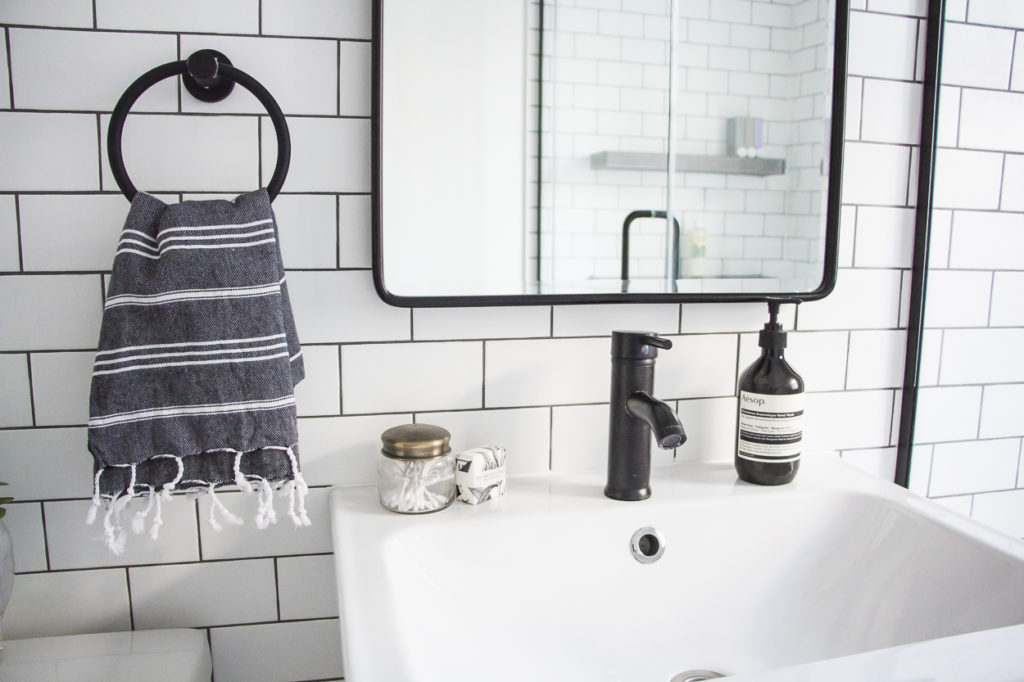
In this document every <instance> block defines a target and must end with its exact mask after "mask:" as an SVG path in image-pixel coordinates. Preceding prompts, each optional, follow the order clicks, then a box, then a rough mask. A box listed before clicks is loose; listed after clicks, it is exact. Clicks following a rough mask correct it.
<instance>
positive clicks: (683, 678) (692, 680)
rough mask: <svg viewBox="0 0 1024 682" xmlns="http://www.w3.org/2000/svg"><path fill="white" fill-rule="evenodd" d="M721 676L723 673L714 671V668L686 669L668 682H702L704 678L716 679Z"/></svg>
mask: <svg viewBox="0 0 1024 682" xmlns="http://www.w3.org/2000/svg"><path fill="white" fill-rule="evenodd" d="M722 677H725V675H723V674H722V673H716V672H715V671H714V670H687V671H686V672H685V673H679V674H678V675H676V676H675V677H673V678H672V679H671V680H669V682H704V680H717V679H719V678H722Z"/></svg>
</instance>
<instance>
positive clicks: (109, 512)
mask: <svg viewBox="0 0 1024 682" xmlns="http://www.w3.org/2000/svg"><path fill="white" fill-rule="evenodd" d="M303 375H304V369H303V363H302V351H301V349H300V347H299V339H298V336H297V334H296V331H295V322H294V320H293V318H292V312H291V306H290V304H289V301H288V289H287V287H286V285H285V277H284V266H283V264H282V262H281V251H280V248H279V246H278V241H277V226H276V224H275V222H274V214H273V212H272V211H271V208H270V198H269V197H268V195H267V192H266V190H263V189H261V190H258V191H256V192H252V193H249V194H243V195H241V196H239V197H238V198H237V199H235V200H234V201H224V200H211V201H185V202H182V203H180V204H170V205H168V204H165V203H163V202H162V201H160V200H159V199H157V198H155V197H153V196H150V195H148V194H144V193H142V192H139V193H138V194H136V195H135V198H134V199H133V200H132V205H131V209H130V210H129V213H128V218H127V220H126V221H125V226H124V230H123V231H122V232H121V240H120V242H119V243H118V246H117V253H116V254H115V256H114V266H113V271H112V273H111V276H110V284H109V287H108V289H107V299H106V302H105V304H104V310H103V323H102V327H101V329H100V342H99V352H97V354H96V362H95V364H94V366H93V377H92V391H91V395H90V400H89V451H90V452H91V453H92V455H93V457H94V459H95V467H94V471H95V478H94V481H93V484H94V487H93V506H92V507H91V508H90V513H89V518H88V522H89V523H93V522H94V521H95V519H96V514H97V511H98V510H99V509H100V507H101V506H103V504H104V501H105V504H106V513H105V515H104V519H103V527H104V536H105V538H106V542H107V546H108V547H109V548H110V549H111V551H112V552H114V553H115V554H120V553H121V552H122V551H123V550H124V546H125V540H126V533H125V532H124V530H123V529H122V526H121V516H122V513H123V512H124V510H125V508H126V507H127V506H128V503H129V502H130V501H131V500H132V499H133V498H135V497H139V496H144V497H146V498H147V501H146V503H145V505H144V508H143V509H141V510H138V511H136V512H135V514H134V517H133V519H132V526H133V529H134V530H135V532H137V533H138V532H142V530H143V529H144V528H145V525H146V522H147V519H148V517H149V514H150V513H151V512H153V517H152V522H151V525H150V535H151V536H152V537H153V538H156V537H157V533H158V530H159V528H160V524H161V522H162V521H161V509H160V505H161V501H164V500H168V499H170V493H171V491H172V490H179V491H182V490H184V491H205V492H208V493H209V494H210V498H211V499H210V502H211V505H210V517H209V518H210V523H211V525H213V526H214V528H215V529H217V530H219V529H220V523H219V522H218V520H217V515H218V514H219V515H220V516H221V517H222V518H223V519H224V520H226V521H228V522H230V523H235V524H238V523H241V522H242V521H241V519H239V518H238V517H237V516H235V515H234V514H232V513H231V512H229V511H228V510H227V508H226V507H225V506H224V504H223V502H222V501H220V500H218V499H217V496H216V494H215V492H214V491H215V489H216V488H217V487H219V486H222V485H225V484H232V485H237V486H238V487H239V488H241V489H242V490H244V491H246V492H254V491H255V492H256V493H257V495H258V511H257V514H256V519H255V520H256V525H257V526H259V527H260V528H265V527H266V526H267V525H268V524H269V523H274V522H275V521H276V514H275V512H274V508H273V493H274V491H275V490H278V491H280V493H281V494H282V495H284V496H286V497H287V498H288V500H289V508H288V511H289V514H290V516H291V518H292V521H293V522H294V523H295V524H296V525H303V526H305V525H309V517H308V516H307V514H306V510H305V502H304V497H305V493H306V484H305V482H304V481H303V478H302V474H301V472H300V471H299V462H298V453H297V449H296V448H297V440H298V435H297V429H296V421H295V391H294V388H295V384H297V383H298V382H299V381H301V380H302V378H303ZM154 506H155V509H154Z"/></svg>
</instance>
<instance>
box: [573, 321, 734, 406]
mask: <svg viewBox="0 0 1024 682" xmlns="http://www.w3.org/2000/svg"><path fill="white" fill-rule="evenodd" d="M670 338H671V341H672V348H671V349H670V350H665V351H660V352H659V353H658V361H657V363H656V364H655V368H654V395H655V397H657V398H660V399H661V400H670V399H678V398H708V397H715V396H727V395H735V394H736V375H735V372H736V343H737V338H736V335H735V334H698V335H693V336H673V337H670ZM605 341H606V343H608V351H607V352H610V350H611V346H610V342H608V341H607V340H605ZM607 363H610V358H606V359H605V367H607V368H608V369H602V368H600V367H597V368H591V371H592V372H595V373H596V374H598V375H600V376H601V378H603V379H604V381H605V384H606V386H605V391H606V395H607V391H608V390H610V383H609V382H610V366H609V365H608V364H607ZM606 372H607V373H606Z"/></svg>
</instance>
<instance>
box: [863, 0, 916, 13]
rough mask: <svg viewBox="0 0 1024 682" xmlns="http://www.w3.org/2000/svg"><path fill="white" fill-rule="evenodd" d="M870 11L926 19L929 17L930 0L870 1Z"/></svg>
mask: <svg viewBox="0 0 1024 682" xmlns="http://www.w3.org/2000/svg"><path fill="white" fill-rule="evenodd" d="M868 10H869V11H871V12H885V13H887V14H908V15H911V16H915V17H924V16H927V15H928V0H868Z"/></svg>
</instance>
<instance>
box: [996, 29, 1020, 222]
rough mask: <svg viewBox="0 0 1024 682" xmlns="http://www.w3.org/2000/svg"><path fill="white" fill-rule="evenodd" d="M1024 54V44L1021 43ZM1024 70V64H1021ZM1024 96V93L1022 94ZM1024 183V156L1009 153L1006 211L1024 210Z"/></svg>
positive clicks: (1004, 195)
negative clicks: (1020, 189)
mask: <svg viewBox="0 0 1024 682" xmlns="http://www.w3.org/2000/svg"><path fill="white" fill-rule="evenodd" d="M1021 54H1024V44H1022V45H1021ZM1021 70H1022V71H1024V65H1021ZM1021 96H1022V97H1024V95H1021ZM1022 183H1024V156H1020V155H1018V154H1007V155H1006V157H1005V161H1004V165H1003V183H1002V196H1001V201H1000V204H999V208H1001V209H1002V210H1004V211H1024V196H1022V193H1021V192H1020V191H1019V188H1020V187H1021V186H1022Z"/></svg>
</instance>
